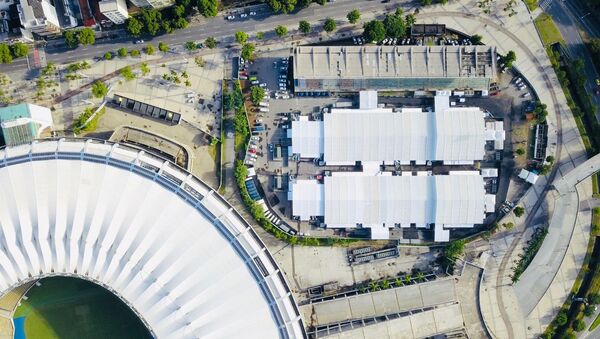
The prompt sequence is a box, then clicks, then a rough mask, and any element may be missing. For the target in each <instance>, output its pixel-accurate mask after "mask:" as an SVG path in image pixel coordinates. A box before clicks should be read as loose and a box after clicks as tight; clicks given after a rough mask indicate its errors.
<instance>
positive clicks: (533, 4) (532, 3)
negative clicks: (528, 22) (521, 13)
mask: <svg viewBox="0 0 600 339" xmlns="http://www.w3.org/2000/svg"><path fill="white" fill-rule="evenodd" d="M524 1H525V5H527V8H529V11H530V12H533V11H534V10H535V9H536V8H538V2H537V0H524Z"/></svg>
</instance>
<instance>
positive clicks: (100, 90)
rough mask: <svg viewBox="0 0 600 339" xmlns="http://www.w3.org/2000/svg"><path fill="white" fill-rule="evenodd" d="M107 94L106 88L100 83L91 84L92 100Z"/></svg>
mask: <svg viewBox="0 0 600 339" xmlns="http://www.w3.org/2000/svg"><path fill="white" fill-rule="evenodd" d="M106 93H108V87H106V85H105V84H104V83H103V82H102V81H99V80H98V81H96V82H94V83H93V84H92V95H93V96H94V98H98V99H100V98H103V97H104V96H105V95H106Z"/></svg>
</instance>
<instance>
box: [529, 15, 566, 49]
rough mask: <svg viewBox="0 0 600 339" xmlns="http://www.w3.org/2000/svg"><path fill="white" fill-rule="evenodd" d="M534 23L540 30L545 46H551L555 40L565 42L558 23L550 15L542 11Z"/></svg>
mask: <svg viewBox="0 0 600 339" xmlns="http://www.w3.org/2000/svg"><path fill="white" fill-rule="evenodd" d="M534 23H535V26H536V27H537V29H538V31H539V32H540V36H541V38H542V42H543V43H544V45H545V46H550V45H552V44H553V43H555V42H560V43H563V44H564V43H565V39H564V38H563V36H562V34H560V31H559V30H558V27H556V24H555V23H554V20H552V17H551V16H550V15H548V14H546V13H542V14H540V15H539V16H538V17H537V18H535V21H534Z"/></svg>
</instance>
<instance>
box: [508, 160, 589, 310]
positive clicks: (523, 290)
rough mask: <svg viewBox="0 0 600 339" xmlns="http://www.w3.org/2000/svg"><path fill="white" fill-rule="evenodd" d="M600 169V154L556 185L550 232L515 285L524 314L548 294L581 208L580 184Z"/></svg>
mask: <svg viewBox="0 0 600 339" xmlns="http://www.w3.org/2000/svg"><path fill="white" fill-rule="evenodd" d="M598 170H600V154H599V155H596V156H594V157H593V158H591V159H589V160H587V161H586V162H584V163H583V164H581V165H579V166H577V167H576V168H574V169H573V170H571V171H570V172H569V173H568V174H567V175H565V176H564V177H562V178H560V179H559V180H557V183H556V184H555V185H554V186H555V187H556V189H557V191H558V193H559V194H560V196H559V197H558V198H557V200H556V202H555V206H556V208H555V209H554V213H552V219H551V220H550V225H549V226H548V235H547V236H546V239H545V240H544V242H543V243H542V246H541V247H540V249H539V250H538V253H537V255H536V256H535V258H534V259H533V260H532V262H531V264H530V265H529V267H528V269H527V270H526V271H525V272H524V273H523V275H521V279H520V280H519V282H517V283H516V284H515V292H516V294H517V296H518V297H519V300H520V304H521V308H522V309H523V313H524V314H530V313H531V312H532V311H533V310H534V308H535V307H536V306H537V304H538V303H539V302H540V300H541V299H542V297H543V296H544V295H545V294H546V291H547V290H548V289H549V288H550V286H551V284H552V282H553V281H554V279H555V277H556V274H557V273H558V271H559V267H560V266H561V264H562V262H563V259H564V258H565V254H566V252H567V249H568V247H569V243H570V242H571V239H572V236H573V231H574V229H575V225H576V223H577V219H578V214H579V210H580V204H579V202H580V196H579V192H578V188H577V184H578V183H580V182H582V181H583V180H585V179H586V178H588V177H589V176H591V175H592V174H594V173H596V172H597V171H598ZM569 289H570V288H569Z"/></svg>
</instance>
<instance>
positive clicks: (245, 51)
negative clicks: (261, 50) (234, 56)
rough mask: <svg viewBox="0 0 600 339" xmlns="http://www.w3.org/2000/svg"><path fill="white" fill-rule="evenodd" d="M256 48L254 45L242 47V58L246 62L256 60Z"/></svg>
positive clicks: (249, 44)
mask: <svg viewBox="0 0 600 339" xmlns="http://www.w3.org/2000/svg"><path fill="white" fill-rule="evenodd" d="M255 50H256V47H255V46H254V44H251V43H248V44H244V45H243V46H242V52H241V56H242V58H244V59H246V60H254V51H255Z"/></svg>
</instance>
